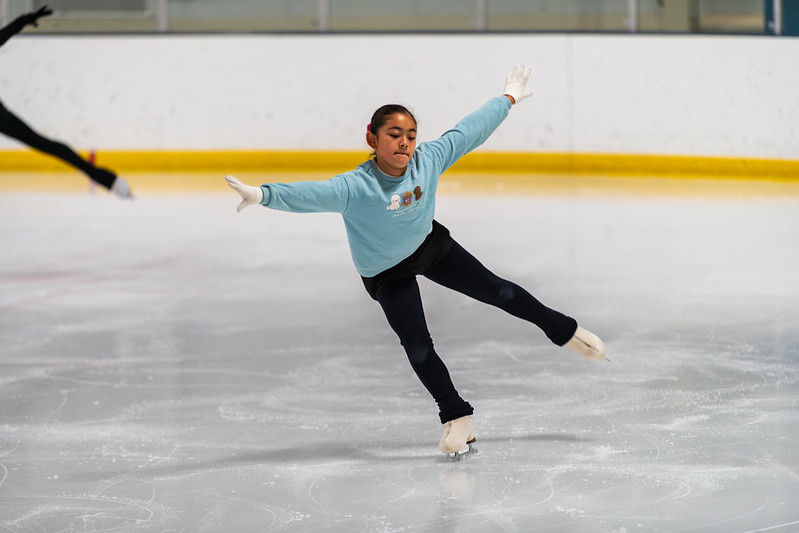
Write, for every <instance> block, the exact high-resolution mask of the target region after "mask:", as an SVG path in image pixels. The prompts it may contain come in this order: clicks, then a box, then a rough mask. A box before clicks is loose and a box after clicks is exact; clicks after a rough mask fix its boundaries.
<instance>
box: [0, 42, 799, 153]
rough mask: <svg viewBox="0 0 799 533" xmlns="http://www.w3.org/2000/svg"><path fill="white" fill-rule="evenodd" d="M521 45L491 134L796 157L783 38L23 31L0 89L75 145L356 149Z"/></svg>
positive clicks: (426, 116) (426, 134) (549, 142)
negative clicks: (396, 107) (514, 78)
mask: <svg viewBox="0 0 799 533" xmlns="http://www.w3.org/2000/svg"><path fill="white" fill-rule="evenodd" d="M519 63H525V64H527V65H529V66H531V67H532V68H533V78H532V88H533V90H534V91H535V96H534V97H533V98H531V99H530V100H526V101H525V102H524V103H523V104H522V105H521V106H519V107H518V108H514V110H513V113H512V115H511V118H510V119H509V120H508V121H507V122H506V123H505V124H503V126H502V127H501V128H500V129H499V130H498V131H497V132H496V133H495V134H494V136H492V138H491V139H489V141H488V142H487V143H486V144H485V145H484V147H483V148H482V149H484V150H491V151H517V152H573V153H619V154H658V155H702V156H729V157H758V158H773V159H799V68H797V65H799V39H791V38H767V37H743V36H644V35H556V34H553V35H520V34H519V35H515V34H514V35H381V36H375V35H167V36H151V35H147V36H144V35H142V36H30V35H24V34H23V35H18V36H16V37H14V38H12V39H11V40H10V41H9V42H7V43H6V44H5V45H4V46H3V47H2V48H0V99H2V101H3V103H4V104H5V105H6V107H8V108H9V109H11V110H12V111H14V112H15V113H17V114H18V115H19V116H20V117H21V118H23V119H24V120H25V121H27V122H28V123H29V124H30V125H31V126H32V127H34V129H36V130H38V131H40V132H42V133H44V134H46V135H48V136H51V137H54V138H59V139H62V140H65V141H67V142H68V143H69V144H71V145H73V146H76V147H80V148H94V149H107V150H193V149H205V150H230V149H244V150H296V149H308V150H360V149H364V148H365V143H364V139H363V136H364V130H365V126H366V124H367V122H368V121H369V118H370V117H371V114H372V112H373V111H374V109H375V108H376V107H378V106H380V105H382V104H383V103H387V102H399V103H403V104H406V105H408V106H409V107H410V108H411V109H412V110H413V111H414V112H415V114H416V116H417V119H418V120H419V124H420V140H429V139H432V138H435V137H437V136H438V135H439V134H440V133H441V132H443V131H444V130H445V129H446V128H448V127H450V126H451V125H453V124H454V123H455V122H456V121H457V120H459V119H460V118H461V117H462V116H463V115H465V114H466V113H468V112H470V111H471V110H473V109H475V108H477V107H478V106H480V105H481V104H482V103H483V102H484V101H485V100H486V99H488V98H489V97H491V96H493V95H498V94H501V92H502V88H503V84H504V77H505V74H506V72H507V71H508V70H509V69H510V68H511V67H512V66H513V65H516V64H519ZM18 148H21V145H20V144H19V143H17V142H15V141H13V140H11V139H8V138H6V137H4V136H0V150H2V149H18ZM0 157H2V156H0Z"/></svg>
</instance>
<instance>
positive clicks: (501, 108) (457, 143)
mask: <svg viewBox="0 0 799 533" xmlns="http://www.w3.org/2000/svg"><path fill="white" fill-rule="evenodd" d="M531 72H532V71H531V70H530V69H529V68H527V67H525V66H524V65H519V66H518V67H514V68H513V69H512V70H511V71H510V72H509V73H508V75H507V76H506V77H505V90H504V92H503V94H504V96H496V97H494V98H492V99H491V100H489V101H488V102H487V103H486V104H485V105H483V107H481V108H480V109H478V110H477V111H474V112H473V113H470V114H469V115H467V116H466V117H465V118H463V119H462V120H461V121H460V122H458V123H457V124H456V125H455V127H453V128H451V129H449V130H447V131H446V132H444V134H443V135H441V137H439V138H438V139H436V140H435V141H431V142H426V143H422V144H421V145H420V146H419V148H418V149H419V150H430V151H432V152H434V153H435V154H436V155H437V159H438V163H439V172H442V173H443V172H444V171H445V170H446V169H448V168H449V167H450V166H451V165H453V164H455V162H456V161H457V160H458V159H460V158H461V157H462V156H464V155H465V154H467V153H469V152H471V151H472V150H474V149H475V148H477V147H478V146H480V145H481V144H483V143H484V142H485V141H486V139H488V137H489V136H490V135H491V134H492V133H493V132H494V130H496V129H497V127H499V125H500V124H501V123H502V121H503V120H505V118H506V117H507V116H508V112H509V111H510V108H511V106H512V105H514V104H517V103H519V102H520V101H522V100H524V99H525V98H527V97H529V96H531V95H532V94H533V93H532V91H530V90H528V89H527V83H528V82H529V81H530V74H531Z"/></svg>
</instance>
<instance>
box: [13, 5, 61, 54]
mask: <svg viewBox="0 0 799 533" xmlns="http://www.w3.org/2000/svg"><path fill="white" fill-rule="evenodd" d="M52 14H53V11H52V10H51V9H50V8H49V7H47V6H42V7H40V8H39V9H38V10H37V11H31V12H30V13H25V14H24V15H20V16H19V17H17V18H15V19H14V20H12V21H11V24H9V25H8V26H5V27H3V28H0V46H3V45H4V44H5V42H6V41H7V40H9V39H10V38H12V37H13V36H15V35H16V34H18V33H19V32H21V31H22V29H23V28H24V27H25V26H27V25H28V24H31V25H32V26H33V27H36V26H38V25H39V19H40V18H42V17H46V16H47V15H52Z"/></svg>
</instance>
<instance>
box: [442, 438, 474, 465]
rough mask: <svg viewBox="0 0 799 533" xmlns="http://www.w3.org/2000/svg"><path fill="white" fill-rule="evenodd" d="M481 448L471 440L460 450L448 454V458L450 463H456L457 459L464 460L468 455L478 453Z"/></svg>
mask: <svg viewBox="0 0 799 533" xmlns="http://www.w3.org/2000/svg"><path fill="white" fill-rule="evenodd" d="M478 451H479V450H478V449H477V448H475V447H474V446H472V443H471V442H469V443H467V444H466V447H465V448H464V449H462V450H461V451H459V452H453V453H448V454H447V459H448V460H449V462H450V463H454V462H457V461H463V460H464V459H466V458H467V457H470V456H472V455H474V454H476V453H477V452H478Z"/></svg>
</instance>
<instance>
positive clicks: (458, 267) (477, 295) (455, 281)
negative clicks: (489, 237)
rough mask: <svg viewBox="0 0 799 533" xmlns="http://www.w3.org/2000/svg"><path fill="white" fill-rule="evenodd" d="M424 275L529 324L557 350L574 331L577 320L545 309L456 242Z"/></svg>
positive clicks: (517, 286)
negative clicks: (533, 325)
mask: <svg viewBox="0 0 799 533" xmlns="http://www.w3.org/2000/svg"><path fill="white" fill-rule="evenodd" d="M424 275H425V276H426V277H427V278H429V279H430V280H432V281H434V282H436V283H438V284H440V285H443V286H444V287H447V288H450V289H453V290H455V291H458V292H460V293H462V294H465V295H466V296H469V297H471V298H474V299H475V300H478V301H480V302H483V303H487V304H490V305H493V306H496V307H499V308H500V309H502V310H504V311H506V312H508V313H510V314H511V315H513V316H515V317H518V318H521V319H522V320H526V321H528V322H532V323H533V324H535V325H536V326H538V327H539V328H541V329H542V330H543V331H544V334H546V336H547V337H548V338H549V340H551V341H552V342H553V343H555V344H557V345H558V346H563V345H564V344H566V343H567V342H568V341H569V339H571V338H572V336H573V335H574V332H575V331H576V330H577V321H576V320H574V319H573V318H571V317H569V316H566V315H564V314H563V313H560V312H558V311H556V310H554V309H550V308H549V307H547V306H545V305H544V304H542V303H541V302H539V301H538V300H537V299H536V298H535V297H533V295H531V294H530V293H529V292H527V291H526V290H524V289H523V288H522V287H520V286H519V285H517V284H515V283H512V282H510V281H507V280H505V279H502V278H500V277H499V276H497V275H496V274H494V273H493V272H491V271H490V270H488V269H487V268H486V267H485V266H483V264H482V263H480V261H478V260H477V259H476V258H475V257H474V256H472V255H471V254H470V253H469V252H467V251H466V250H465V249H464V248H463V247H462V246H461V245H459V244H458V243H457V242H455V241H453V242H452V246H451V248H450V250H449V251H448V252H447V254H446V255H445V256H444V257H442V258H441V260H440V261H439V262H438V263H437V264H436V265H435V266H434V267H433V268H431V269H430V270H429V271H428V272H426V273H425V274H424Z"/></svg>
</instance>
